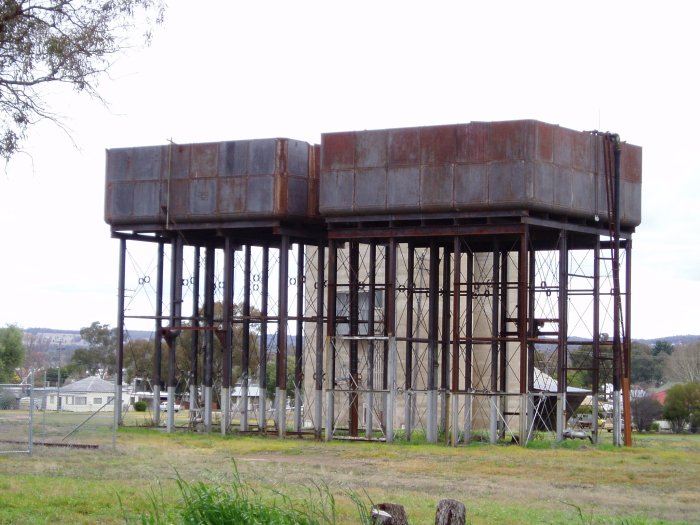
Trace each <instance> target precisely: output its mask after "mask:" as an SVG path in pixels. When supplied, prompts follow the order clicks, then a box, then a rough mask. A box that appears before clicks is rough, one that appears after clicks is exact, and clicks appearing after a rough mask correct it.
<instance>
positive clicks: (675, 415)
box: [664, 383, 700, 433]
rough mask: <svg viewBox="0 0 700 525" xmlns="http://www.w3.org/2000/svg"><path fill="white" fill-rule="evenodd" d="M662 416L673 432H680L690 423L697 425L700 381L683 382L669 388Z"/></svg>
mask: <svg viewBox="0 0 700 525" xmlns="http://www.w3.org/2000/svg"><path fill="white" fill-rule="evenodd" d="M664 418H666V419H667V420H668V421H669V423H670V424H671V430H672V431H673V432H675V433H679V432H682V431H683V429H684V428H685V426H686V425H687V424H688V423H690V424H691V426H693V427H697V426H698V422H700V383H685V384H680V385H675V386H672V387H671V388H669V390H668V392H667V393H666V403H665V404H664Z"/></svg>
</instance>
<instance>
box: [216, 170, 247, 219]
mask: <svg viewBox="0 0 700 525" xmlns="http://www.w3.org/2000/svg"><path fill="white" fill-rule="evenodd" d="M247 184H248V181H247V180H246V179H245V178H244V177H227V178H224V179H221V180H219V188H218V189H219V192H218V195H217V199H218V202H217V209H218V211H219V213H220V214H222V215H224V216H235V215H241V214H243V213H245V200H246V186H247Z"/></svg>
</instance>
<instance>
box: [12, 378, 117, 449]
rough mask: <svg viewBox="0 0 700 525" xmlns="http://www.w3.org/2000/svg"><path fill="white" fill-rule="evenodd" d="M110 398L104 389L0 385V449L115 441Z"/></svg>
mask: <svg viewBox="0 0 700 525" xmlns="http://www.w3.org/2000/svg"><path fill="white" fill-rule="evenodd" d="M114 424H115V421H114V401H113V395H110V393H109V392H105V393H91V392H84V393H81V392H78V393H76V392H68V391H66V392H62V391H61V389H60V388H56V387H55V386H54V387H35V386H34V377H33V374H30V375H29V377H28V378H27V380H26V382H25V383H23V384H0V454H12V453H26V454H31V453H32V452H34V451H35V450H36V449H37V447H52V448H66V447H72V448H85V449H105V448H110V449H111V448H113V447H114V445H115V432H114V428H115V427H114Z"/></svg>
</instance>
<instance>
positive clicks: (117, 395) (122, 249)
mask: <svg viewBox="0 0 700 525" xmlns="http://www.w3.org/2000/svg"><path fill="white" fill-rule="evenodd" d="M125 280H126V239H119V285H118V287H119V288H118V292H117V375H116V381H115V383H114V428H117V427H118V426H121V425H122V424H123V423H124V420H123V418H122V382H123V381H124V378H123V372H122V369H123V368H124V292H125ZM60 366H61V365H60V363H59V368H60ZM59 373H60V371H59ZM33 381H34V376H33V375H32V382H33ZM59 386H60V385H59ZM30 408H33V407H30ZM29 442H30V444H31V440H30V441H29Z"/></svg>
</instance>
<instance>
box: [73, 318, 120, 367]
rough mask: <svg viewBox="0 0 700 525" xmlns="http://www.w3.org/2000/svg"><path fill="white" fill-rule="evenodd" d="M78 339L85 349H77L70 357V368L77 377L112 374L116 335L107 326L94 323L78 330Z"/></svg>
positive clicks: (114, 360) (114, 361)
mask: <svg viewBox="0 0 700 525" xmlns="http://www.w3.org/2000/svg"><path fill="white" fill-rule="evenodd" d="M80 337H81V338H82V340H83V341H85V342H86V343H87V344H88V346H87V348H77V349H76V350H75V352H73V357H71V361H70V366H71V369H72V370H74V371H75V372H76V373H78V374H79V375H82V374H83V373H84V372H88V373H89V374H93V375H94V374H97V373H99V372H100V371H102V373H104V374H108V373H111V372H114V365H115V363H116V354H115V352H116V347H117V335H116V332H115V330H114V329H112V328H110V327H109V325H108V324H100V323H99V322H98V321H95V322H94V323H92V324H91V325H90V326H88V327H85V328H81V329H80Z"/></svg>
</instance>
